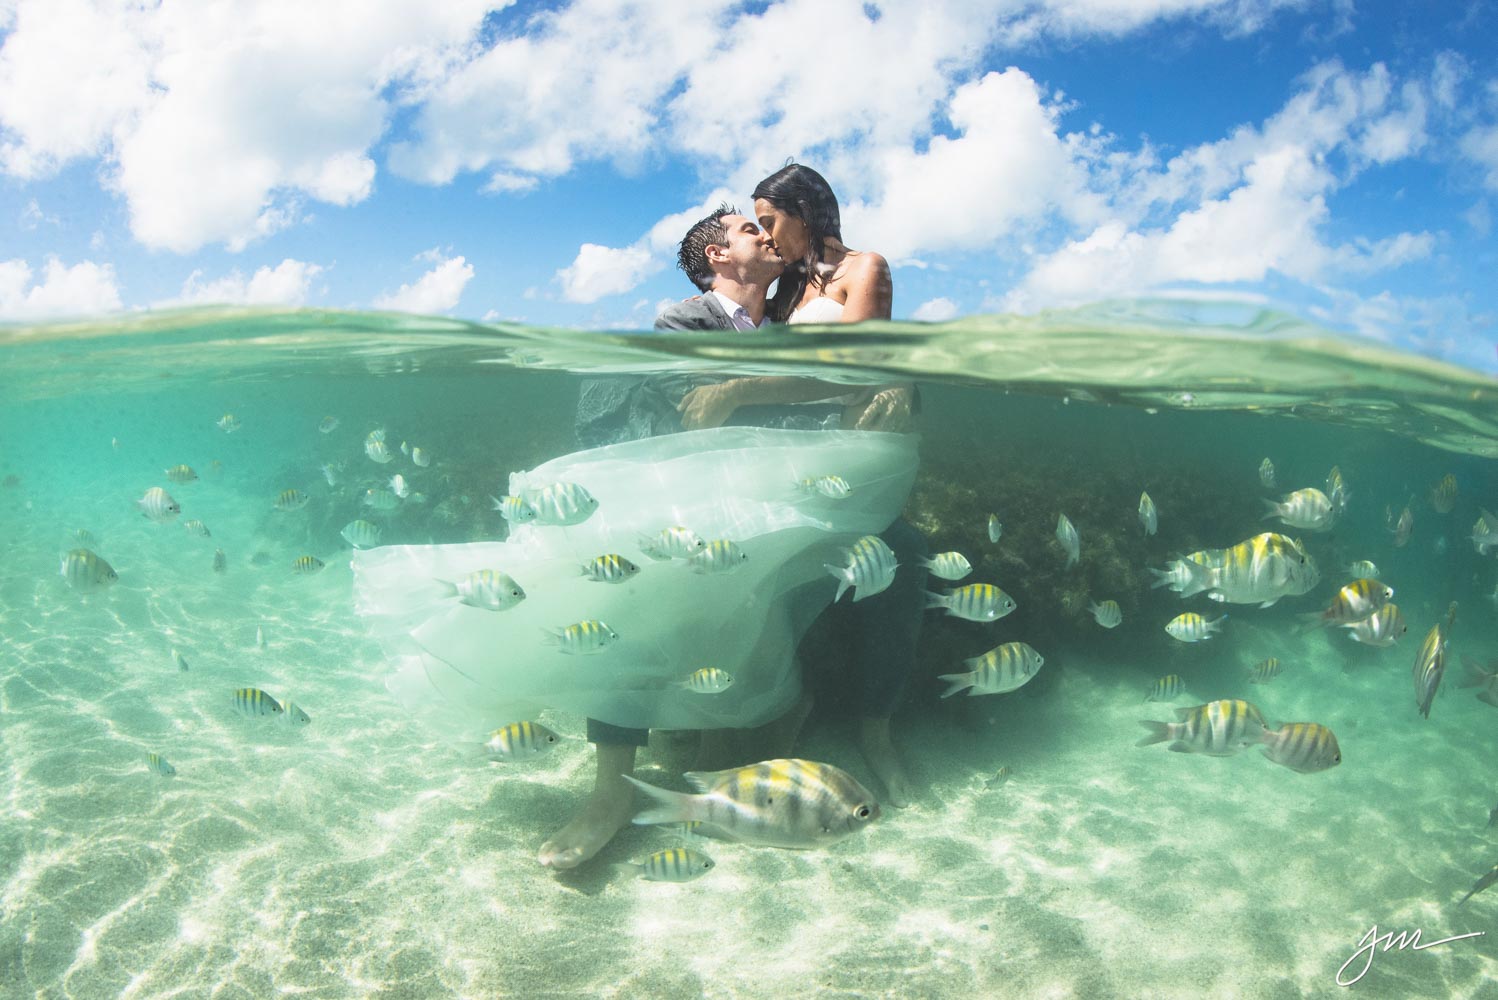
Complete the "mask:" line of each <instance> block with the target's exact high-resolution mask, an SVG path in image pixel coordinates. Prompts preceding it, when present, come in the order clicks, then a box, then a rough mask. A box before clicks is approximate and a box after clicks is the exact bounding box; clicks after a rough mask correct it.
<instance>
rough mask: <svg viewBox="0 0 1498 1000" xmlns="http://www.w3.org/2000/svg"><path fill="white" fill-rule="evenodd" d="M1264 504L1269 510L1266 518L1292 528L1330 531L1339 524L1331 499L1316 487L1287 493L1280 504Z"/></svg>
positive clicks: (1271, 502) (1270, 501) (1266, 512)
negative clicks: (1273, 518) (1272, 518)
mask: <svg viewBox="0 0 1498 1000" xmlns="http://www.w3.org/2000/svg"><path fill="white" fill-rule="evenodd" d="M1264 504H1265V506H1266V507H1268V508H1269V509H1268V510H1266V511H1265V512H1264V517H1266V518H1268V517H1277V518H1279V519H1280V520H1281V521H1283V522H1284V523H1285V524H1287V525H1289V526H1290V527H1292V528H1304V529H1305V530H1306V531H1330V530H1331V529H1332V526H1333V525H1335V524H1336V523H1337V510H1336V508H1335V507H1333V506H1332V502H1331V499H1330V498H1329V497H1327V495H1326V494H1325V493H1323V492H1321V491H1320V490H1318V489H1316V487H1314V486H1308V487H1306V488H1305V489H1303V490H1296V491H1295V492H1294V493H1287V494H1285V496H1284V497H1283V498H1282V499H1281V502H1280V503H1275V502H1274V501H1273V500H1265V501H1264Z"/></svg>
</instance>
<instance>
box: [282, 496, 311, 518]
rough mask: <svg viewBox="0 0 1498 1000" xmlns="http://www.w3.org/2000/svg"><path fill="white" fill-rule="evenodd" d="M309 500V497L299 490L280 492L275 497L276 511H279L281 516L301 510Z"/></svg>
mask: <svg viewBox="0 0 1498 1000" xmlns="http://www.w3.org/2000/svg"><path fill="white" fill-rule="evenodd" d="M311 499H312V498H311V497H309V496H308V495H307V494H305V493H303V492H302V491H301V490H282V491H281V493H280V495H279V496H277V497H276V504H275V506H276V510H279V511H281V512H282V513H283V514H285V513H290V512H291V511H294V510H301V509H302V508H303V507H305V506H307V501H309V500H311Z"/></svg>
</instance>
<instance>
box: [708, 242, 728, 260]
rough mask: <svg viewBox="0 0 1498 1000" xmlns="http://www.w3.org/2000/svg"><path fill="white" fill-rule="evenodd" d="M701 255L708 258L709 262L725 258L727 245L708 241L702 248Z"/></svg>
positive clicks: (726, 257)
mask: <svg viewBox="0 0 1498 1000" xmlns="http://www.w3.org/2000/svg"><path fill="white" fill-rule="evenodd" d="M702 255H703V256H704V257H706V258H707V259H708V262H709V263H711V262H713V261H715V260H727V259H728V247H726V246H724V245H723V244H721V243H709V244H708V245H707V246H706V247H704V248H703V250H702Z"/></svg>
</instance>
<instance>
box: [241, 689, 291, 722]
mask: <svg viewBox="0 0 1498 1000" xmlns="http://www.w3.org/2000/svg"><path fill="white" fill-rule="evenodd" d="M234 708H235V710H236V711H238V712H239V714H240V715H248V716H250V717H251V718H254V717H255V716H260V715H280V714H281V713H282V712H283V711H285V709H283V708H282V707H281V703H280V702H279V701H277V700H276V699H274V698H272V697H271V696H270V695H268V694H266V693H265V692H264V691H262V690H260V689H259V688H239V689H238V690H236V691H235V692H234Z"/></svg>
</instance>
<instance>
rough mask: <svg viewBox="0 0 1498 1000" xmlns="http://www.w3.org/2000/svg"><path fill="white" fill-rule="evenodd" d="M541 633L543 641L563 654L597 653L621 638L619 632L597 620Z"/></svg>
mask: <svg viewBox="0 0 1498 1000" xmlns="http://www.w3.org/2000/svg"><path fill="white" fill-rule="evenodd" d="M541 631H542V633H543V637H542V640H541V641H542V642H544V643H546V644H547V645H549V646H556V647H557V648H558V649H559V650H560V651H561V652H563V653H596V652H598V651H599V650H600V649H603V648H604V647H605V646H607V645H608V644H609V643H611V642H616V641H617V640H618V638H619V633H618V632H615V631H614V630H613V629H611V628H609V627H608V626H607V625H605V624H604V623H603V622H601V621H598V620H597V619H596V618H589V619H586V620H584V621H580V622H574V623H573V624H571V625H568V626H566V627H565V628H557V629H542V630H541Z"/></svg>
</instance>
